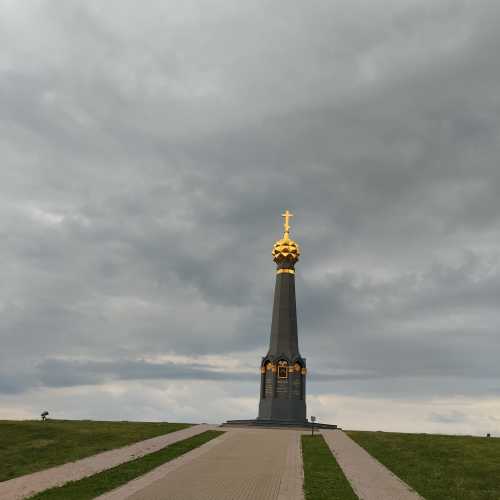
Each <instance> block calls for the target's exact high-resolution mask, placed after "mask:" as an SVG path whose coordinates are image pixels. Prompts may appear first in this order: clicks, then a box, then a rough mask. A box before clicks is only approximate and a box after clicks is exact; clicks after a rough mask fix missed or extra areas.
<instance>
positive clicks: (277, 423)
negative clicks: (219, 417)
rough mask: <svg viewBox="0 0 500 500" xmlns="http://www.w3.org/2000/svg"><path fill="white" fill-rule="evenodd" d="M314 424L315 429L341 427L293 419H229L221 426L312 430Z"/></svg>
mask: <svg viewBox="0 0 500 500" xmlns="http://www.w3.org/2000/svg"><path fill="white" fill-rule="evenodd" d="M313 425H314V428H315V429H340V427H338V426H336V425H334V424H320V423H317V422H315V423H314V424H313V423H312V422H309V421H308V420H305V421H293V420H260V419H255V420H228V421H227V422H224V423H223V424H222V425H221V427H264V428H271V429H283V428H286V429H307V430H310V429H311V427H312V426H313Z"/></svg>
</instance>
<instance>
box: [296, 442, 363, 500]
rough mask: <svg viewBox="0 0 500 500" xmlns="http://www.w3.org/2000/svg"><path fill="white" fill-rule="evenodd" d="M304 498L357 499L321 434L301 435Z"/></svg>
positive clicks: (322, 499) (327, 499)
mask: <svg viewBox="0 0 500 500" xmlns="http://www.w3.org/2000/svg"><path fill="white" fill-rule="evenodd" d="M302 456H303V458H304V493H305V496H306V500H357V499H358V497H357V496H356V495H355V494H354V492H353V491H352V488H351V485H350V484H349V482H348V481H347V479H346V477H345V476H344V473H343V472H342V469H341V468H340V467H339V465H338V464H337V460H335V457H334V456H333V455H332V453H331V452H330V448H328V445H327V444H326V443H325V440H324V439H323V436H314V437H313V436H302Z"/></svg>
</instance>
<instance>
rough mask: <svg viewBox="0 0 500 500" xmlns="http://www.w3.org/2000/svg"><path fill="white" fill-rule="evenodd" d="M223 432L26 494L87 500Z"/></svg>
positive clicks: (43, 498) (39, 499)
mask: <svg viewBox="0 0 500 500" xmlns="http://www.w3.org/2000/svg"><path fill="white" fill-rule="evenodd" d="M221 434H223V432H221V431H205V432H203V433H201V434H197V435H196V436H193V437H190V438H188V439H184V440H182V441H178V442H177V443H174V444H171V445H170V446H166V447H165V448H162V449H161V450H158V451H155V452H154V453H150V454H149V455H145V456H144V457H141V458H137V459H136V460H132V461H130V462H126V463H124V464H121V465H117V466H116V467H113V468H112V469H108V470H106V471H103V472H99V473H98V474H95V475H93V476H90V477H86V478H84V479H80V480H79V481H71V482H69V483H66V484H65V485H64V486H60V487H58V488H51V489H49V490H46V491H43V492H41V493H38V494H37V495H35V496H33V497H30V499H32V500H91V499H92V498H95V497H97V496H99V495H102V494H103V493H106V492H107V491H111V490H113V489H115V488H118V487H119V486H121V485H123V484H125V483H128V482H129V481H131V480H132V479H134V478H136V477H138V476H142V475H144V474H146V473H147V472H149V471H151V470H153V469H155V468H156V467H158V466H160V465H161V464H163V463H165V462H169V461H170V460H173V459H174V458H177V457H179V456H181V455H183V454H184V453H187V452H188V451H191V450H194V449H195V448H198V446H201V445H202V444H204V443H207V442H208V441H210V440H212V439H214V438H216V437H218V436H220V435H221Z"/></svg>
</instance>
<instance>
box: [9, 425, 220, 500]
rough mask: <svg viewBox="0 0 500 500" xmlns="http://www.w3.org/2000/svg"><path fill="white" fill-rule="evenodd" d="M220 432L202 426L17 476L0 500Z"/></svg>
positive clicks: (11, 499) (75, 478)
mask: <svg viewBox="0 0 500 500" xmlns="http://www.w3.org/2000/svg"><path fill="white" fill-rule="evenodd" d="M211 429H218V427H216V426H214V425H207V424H200V425H195V426H193V427H188V428H187V429H182V430H180V431H176V432H171V433H169V434H164V435H163V436H157V437H154V438H151V439H146V440H144V441H139V442H137V443H134V444H131V445H129V446H124V447H122V448H116V449H114V450H109V451H105V452H103V453H99V454H97V455H93V456H91V457H87V458H83V459H82V460H78V461H76V462H69V463H67V464H63V465H58V466H57V467H51V468H50V469H45V470H42V471H39V472H34V473H33V474H27V475H25V476H20V477H16V478H15V479H10V480H9V481H3V482H1V483H0V498H1V499H2V500H18V499H21V498H25V497H27V496H31V495H34V494H35V493H38V492H40V491H43V490H46V489H48V488H53V487H54V486H61V485H63V484H64V483H67V482H68V481H75V480H77V479H82V478H83V477H87V476H92V475H93V474H97V473H98V472H101V471H103V470H106V469H110V468H111V467H115V466H116V465H120V464H122V463H124V462H128V461H130V460H133V459H135V458H139V457H142V456H144V455H147V454H149V453H153V452H154V451H157V450H160V449H161V448H164V447H165V446H168V445H169V444H173V443H176V442H177V441H181V440H182V439H187V438H189V437H191V436H195V435H196V434H200V433H202V432H205V431H207V430H211Z"/></svg>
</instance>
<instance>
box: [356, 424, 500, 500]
mask: <svg viewBox="0 0 500 500" xmlns="http://www.w3.org/2000/svg"><path fill="white" fill-rule="evenodd" d="M347 434H348V435H349V436H350V437H351V438H352V439H354V440H355V441H356V442H357V443H358V444H360V445H361V446H363V448H365V449H366V450H367V451H368V452H369V453H370V454H371V455H373V456H374V457H375V458H377V459H378V460H379V461H380V462H382V463H383V464H384V465H385V466H386V467H388V468H389V469H390V470H391V471H392V472H394V473H395V474H396V475H397V476H399V477H400V478H401V479H403V481H405V482H406V483H408V484H409V485H410V486H412V487H413V488H414V489H415V490H416V491H417V492H418V493H420V495H422V496H423V497H425V498H426V499H427V500H498V499H500V439H498V438H486V437H472V436H443V435H438V434H402V433H394V432H362V431H349V432H348V433H347Z"/></svg>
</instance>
